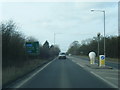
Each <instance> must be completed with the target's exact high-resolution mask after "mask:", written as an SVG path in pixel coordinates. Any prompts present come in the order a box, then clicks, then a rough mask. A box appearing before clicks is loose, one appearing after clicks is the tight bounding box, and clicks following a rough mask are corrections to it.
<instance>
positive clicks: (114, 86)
mask: <svg viewBox="0 0 120 90" xmlns="http://www.w3.org/2000/svg"><path fill="white" fill-rule="evenodd" d="M90 73H92V74H93V75H95V76H96V77H98V78H100V79H102V80H103V81H104V82H106V83H108V84H109V85H110V86H112V87H113V88H118V86H117V85H114V84H113V83H111V82H109V81H107V80H105V79H104V78H102V77H101V76H99V75H98V74H96V73H94V72H92V71H90Z"/></svg>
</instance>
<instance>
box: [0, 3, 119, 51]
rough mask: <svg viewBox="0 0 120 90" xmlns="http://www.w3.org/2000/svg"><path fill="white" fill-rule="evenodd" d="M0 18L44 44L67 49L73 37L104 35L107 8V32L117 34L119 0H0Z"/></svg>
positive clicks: (76, 38) (78, 38) (83, 38)
mask: <svg viewBox="0 0 120 90" xmlns="http://www.w3.org/2000/svg"><path fill="white" fill-rule="evenodd" d="M0 9H1V13H2V14H1V16H2V18H1V19H0V21H6V20H13V21H14V22H16V23H17V25H18V26H19V27H20V29H19V31H21V32H22V33H24V34H25V35H26V36H33V37H35V38H36V39H37V40H39V42H40V43H41V44H43V43H44V42H45V41H46V40H48V41H49V43H50V45H51V44H54V33H55V34H56V37H55V43H56V44H57V45H59V47H60V48H61V50H62V51H66V50H67V49H68V47H69V45H70V44H71V43H72V42H73V41H76V40H77V41H79V42H81V41H82V40H85V39H87V38H92V37H95V36H96V35H97V33H98V32H100V33H101V34H102V35H103V30H104V28H103V25H104V24H103V13H102V12H91V11H90V10H91V9H95V10H105V12H106V35H118V3H117V2H44V3H43V2H5V3H2V4H1V8H0Z"/></svg>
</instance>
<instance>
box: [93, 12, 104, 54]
mask: <svg viewBox="0 0 120 90" xmlns="http://www.w3.org/2000/svg"><path fill="white" fill-rule="evenodd" d="M93 11H97V12H103V15H104V55H105V54H106V53H105V52H106V51H105V49H106V48H105V11H104V10H91V12H93Z"/></svg>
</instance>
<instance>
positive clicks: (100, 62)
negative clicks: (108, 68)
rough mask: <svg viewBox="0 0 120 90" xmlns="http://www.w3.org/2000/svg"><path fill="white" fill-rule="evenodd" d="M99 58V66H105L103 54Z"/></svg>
mask: <svg viewBox="0 0 120 90" xmlns="http://www.w3.org/2000/svg"><path fill="white" fill-rule="evenodd" d="M99 58H100V59H99V67H105V55H100V56H99Z"/></svg>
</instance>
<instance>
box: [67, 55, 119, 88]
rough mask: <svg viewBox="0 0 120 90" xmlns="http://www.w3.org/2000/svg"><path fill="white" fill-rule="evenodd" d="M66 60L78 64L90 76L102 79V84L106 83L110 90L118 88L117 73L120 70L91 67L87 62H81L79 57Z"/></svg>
mask: <svg viewBox="0 0 120 90" xmlns="http://www.w3.org/2000/svg"><path fill="white" fill-rule="evenodd" d="M68 59H70V60H72V61H73V62H74V63H76V64H78V65H79V66H80V67H82V68H83V69H84V70H87V71H89V72H90V73H91V74H93V75H95V76H96V77H98V78H100V79H102V80H103V81H104V82H106V83H108V84H109V85H110V86H111V87H112V88H119V89H120V87H119V85H118V82H119V79H118V77H119V74H118V73H119V72H120V70H118V69H115V68H112V67H109V66H106V67H99V66H98V64H97V63H96V64H94V65H91V64H90V62H89V61H87V60H83V59H81V58H80V57H75V56H68Z"/></svg>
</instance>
